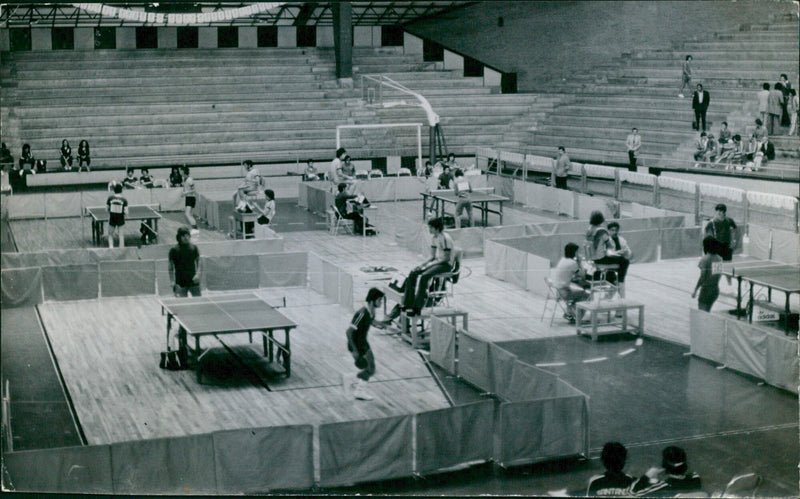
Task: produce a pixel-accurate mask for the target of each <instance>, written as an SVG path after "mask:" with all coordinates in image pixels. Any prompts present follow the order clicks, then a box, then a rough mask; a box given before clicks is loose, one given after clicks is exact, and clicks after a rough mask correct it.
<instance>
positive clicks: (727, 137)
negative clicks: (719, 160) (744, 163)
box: [717, 121, 733, 146]
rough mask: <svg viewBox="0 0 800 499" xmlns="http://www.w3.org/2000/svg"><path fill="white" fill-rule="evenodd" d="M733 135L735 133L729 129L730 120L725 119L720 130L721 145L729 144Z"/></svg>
mask: <svg viewBox="0 0 800 499" xmlns="http://www.w3.org/2000/svg"><path fill="white" fill-rule="evenodd" d="M732 136H733V134H732V133H731V131H730V130H729V129H728V122H727V121H723V122H722V128H721V129H720V130H719V140H718V141H717V142H719V144H720V146H721V145H723V144H727V143H728V142H730V141H731V137H732Z"/></svg>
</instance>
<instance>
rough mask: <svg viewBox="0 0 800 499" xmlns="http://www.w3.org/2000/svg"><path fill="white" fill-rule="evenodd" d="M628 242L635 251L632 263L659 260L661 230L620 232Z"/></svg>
mask: <svg viewBox="0 0 800 499" xmlns="http://www.w3.org/2000/svg"><path fill="white" fill-rule="evenodd" d="M620 235H621V236H622V237H623V238H625V240H626V241H627V242H628V246H630V248H631V251H633V258H631V262H632V263H643V262H655V261H656V260H658V241H659V235H660V231H659V230H658V229H651V230H635V231H626V232H624V233H622V234H620Z"/></svg>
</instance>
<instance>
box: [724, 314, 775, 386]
mask: <svg viewBox="0 0 800 499" xmlns="http://www.w3.org/2000/svg"><path fill="white" fill-rule="evenodd" d="M727 330H728V336H727V344H726V346H725V365H727V366H728V367H730V368H731V369H735V370H737V371H742V372H746V373H750V374H752V375H754V376H757V377H759V378H761V379H764V378H766V374H767V333H766V332H765V331H764V330H762V329H758V328H755V327H753V326H752V324H748V323H747V322H744V321H727Z"/></svg>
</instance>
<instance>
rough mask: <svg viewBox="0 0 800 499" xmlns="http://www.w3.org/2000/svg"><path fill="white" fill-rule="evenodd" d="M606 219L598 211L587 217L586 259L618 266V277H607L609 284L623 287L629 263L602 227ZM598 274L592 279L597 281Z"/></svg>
mask: <svg viewBox="0 0 800 499" xmlns="http://www.w3.org/2000/svg"><path fill="white" fill-rule="evenodd" d="M605 221H606V218H605V217H604V216H603V214H602V213H601V212H599V211H593V212H592V214H591V215H590V216H589V230H588V231H586V242H587V244H588V247H589V254H588V255H587V257H588V258H589V259H591V260H592V261H593V262H594V263H595V264H615V265H618V266H619V270H618V271H617V273H618V274H619V275H616V276H615V275H613V274H611V275H610V277H609V281H610V282H612V283H613V282H617V283H619V285H620V286H619V287H620V288H621V287H624V285H625V276H626V275H627V274H628V265H630V261H628V259H627V258H625V257H623V256H622V254H621V253H622V252H620V251H617V249H616V246H615V244H614V241H612V240H611V234H610V233H609V232H608V229H606V228H605V227H603V222H605ZM599 278H600V272H599V271H598V272H595V275H594V276H593V279H595V280H596V279H599Z"/></svg>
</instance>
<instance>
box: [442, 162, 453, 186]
mask: <svg viewBox="0 0 800 499" xmlns="http://www.w3.org/2000/svg"><path fill="white" fill-rule="evenodd" d="M452 183H453V175H452V173H451V172H450V165H448V164H447V163H442V173H440V174H439V189H450V188H451V187H452V186H451V184H452Z"/></svg>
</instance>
